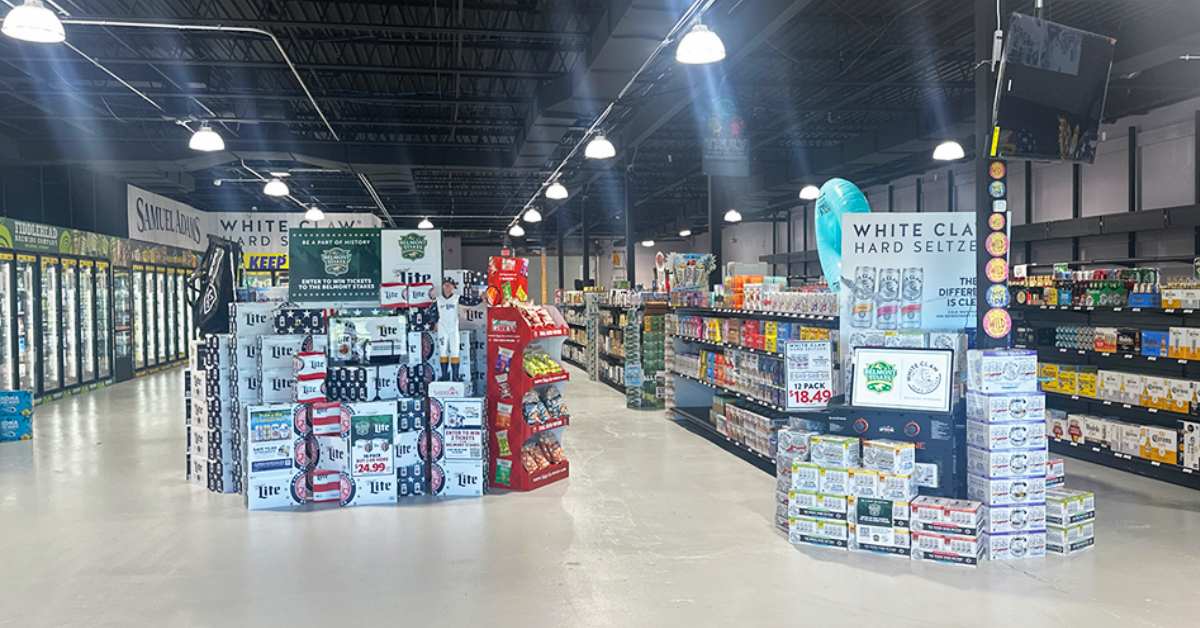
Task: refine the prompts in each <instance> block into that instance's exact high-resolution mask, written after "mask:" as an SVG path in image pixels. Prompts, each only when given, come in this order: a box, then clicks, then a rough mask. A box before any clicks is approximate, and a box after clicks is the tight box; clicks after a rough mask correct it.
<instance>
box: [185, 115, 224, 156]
mask: <svg viewBox="0 0 1200 628" xmlns="http://www.w3.org/2000/svg"><path fill="white" fill-rule="evenodd" d="M188 148H190V149H192V150H198V151H200V152H202V153H215V152H217V151H221V150H225V140H223V139H221V136H220V135H218V134H217V132H216V131H214V130H212V128H211V127H209V126H208V123H207V122H201V123H200V129H199V130H197V131H196V132H195V133H192V139H191V140H189V141H188Z"/></svg>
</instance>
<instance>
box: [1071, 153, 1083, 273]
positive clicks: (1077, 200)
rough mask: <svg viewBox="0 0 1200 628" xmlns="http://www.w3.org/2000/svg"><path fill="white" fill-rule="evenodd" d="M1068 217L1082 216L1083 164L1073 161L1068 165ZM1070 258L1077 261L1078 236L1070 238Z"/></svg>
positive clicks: (1076, 217)
mask: <svg viewBox="0 0 1200 628" xmlns="http://www.w3.org/2000/svg"><path fill="white" fill-rule="evenodd" d="M1070 217H1073V219H1081V217H1084V166H1082V165H1079V163H1074V165H1072V167H1070ZM1070 259H1072V262H1078V261H1079V238H1078V237H1076V238H1072V239H1070Z"/></svg>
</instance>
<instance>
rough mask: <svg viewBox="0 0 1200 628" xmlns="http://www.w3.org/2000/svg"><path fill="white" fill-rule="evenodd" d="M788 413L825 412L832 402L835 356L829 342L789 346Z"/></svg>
mask: <svg viewBox="0 0 1200 628" xmlns="http://www.w3.org/2000/svg"><path fill="white" fill-rule="evenodd" d="M785 357H786V359H787V409H788V410H803V409H807V408H823V407H825V406H827V405H829V400H830V399H832V398H833V354H832V344H831V343H830V342H829V341H828V340H802V341H796V340H793V341H789V342H788V343H787V347H786V351H785Z"/></svg>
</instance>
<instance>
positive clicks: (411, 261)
mask: <svg viewBox="0 0 1200 628" xmlns="http://www.w3.org/2000/svg"><path fill="white" fill-rule="evenodd" d="M380 242H381V245H380V246H381V249H382V254H383V266H382V267H381V269H380V289H379V302H380V304H381V305H382V306H383V307H391V308H397V307H423V306H426V305H431V304H432V303H433V301H434V299H435V298H436V291H437V290H440V289H441V284H442V232H441V231H435V230H432V229H421V230H408V229H385V230H383V231H382V232H381V233H380Z"/></svg>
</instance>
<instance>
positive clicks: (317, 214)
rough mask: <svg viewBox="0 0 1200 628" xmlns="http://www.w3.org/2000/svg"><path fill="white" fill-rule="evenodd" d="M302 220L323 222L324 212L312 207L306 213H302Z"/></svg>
mask: <svg viewBox="0 0 1200 628" xmlns="http://www.w3.org/2000/svg"><path fill="white" fill-rule="evenodd" d="M304 219H305V220H307V221H309V222H321V221H322V220H325V212H323V211H321V208H320V207H317V206H316V205H313V206H312V207H309V208H308V211H306V212H304Z"/></svg>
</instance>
